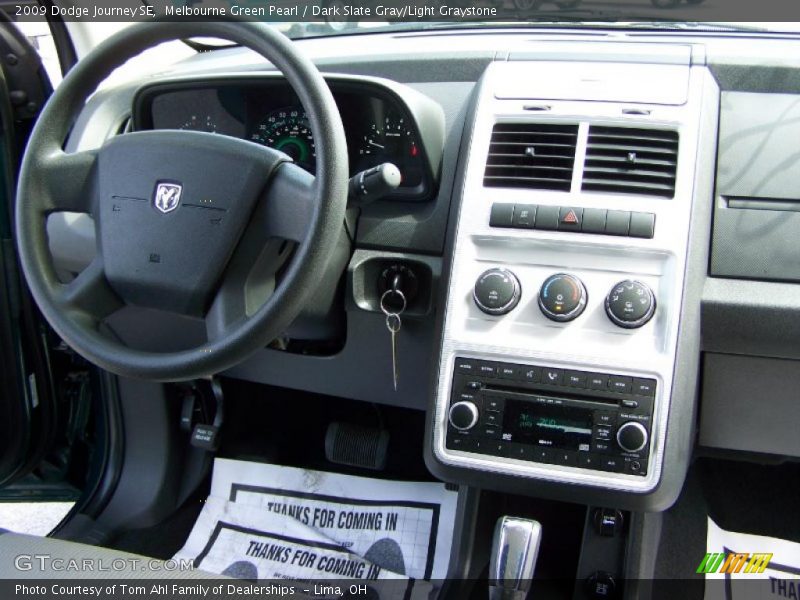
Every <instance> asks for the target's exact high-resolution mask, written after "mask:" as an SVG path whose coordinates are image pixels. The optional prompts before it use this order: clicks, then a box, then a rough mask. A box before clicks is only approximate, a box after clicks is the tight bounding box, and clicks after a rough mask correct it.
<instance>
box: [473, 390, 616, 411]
mask: <svg viewBox="0 0 800 600" xmlns="http://www.w3.org/2000/svg"><path fill="white" fill-rule="evenodd" d="M483 392H484V393H485V394H487V393H488V394H491V393H496V394H513V395H514V396H518V397H521V398H522V399H524V398H525V397H528V398H530V396H533V395H538V396H543V397H554V396H553V390H537V389H535V388H518V387H513V386H506V385H484V387H483ZM555 395H556V396H557V397H558V399H564V400H576V401H579V402H590V403H600V404H606V405H608V406H619V400H618V399H616V398H603V397H598V396H589V395H587V394H574V393H570V392H566V391H562V390H560V389H559V390H558V391H556V392H555Z"/></svg>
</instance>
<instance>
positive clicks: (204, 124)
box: [181, 115, 217, 133]
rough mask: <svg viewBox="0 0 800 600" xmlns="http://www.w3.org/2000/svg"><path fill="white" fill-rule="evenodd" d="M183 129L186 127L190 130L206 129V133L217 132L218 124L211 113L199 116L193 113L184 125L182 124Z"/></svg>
mask: <svg viewBox="0 0 800 600" xmlns="http://www.w3.org/2000/svg"><path fill="white" fill-rule="evenodd" d="M181 129H185V130H188V131H205V132H206V133H217V124H216V123H215V122H214V119H212V118H211V115H206V116H198V115H192V116H190V117H189V118H188V119H186V121H185V122H184V124H183V125H181Z"/></svg>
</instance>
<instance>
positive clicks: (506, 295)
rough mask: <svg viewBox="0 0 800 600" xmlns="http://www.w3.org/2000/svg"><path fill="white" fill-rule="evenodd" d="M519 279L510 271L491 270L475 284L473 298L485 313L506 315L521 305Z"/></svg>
mask: <svg viewBox="0 0 800 600" xmlns="http://www.w3.org/2000/svg"><path fill="white" fill-rule="evenodd" d="M520 293H521V288H520V285H519V279H517V276H516V275H514V274H513V273H512V272H511V271H509V270H508V269H489V270H488V271H486V272H484V273H483V274H482V275H481V276H480V277H478V281H476V282H475V289H473V290H472V297H473V299H474V300H475V304H477V305H478V308H480V309H481V310H482V311H483V312H485V313H487V314H490V315H504V314H506V313H509V312H511V311H512V310H514V307H515V306H516V305H517V304H518V303H519V297H520Z"/></svg>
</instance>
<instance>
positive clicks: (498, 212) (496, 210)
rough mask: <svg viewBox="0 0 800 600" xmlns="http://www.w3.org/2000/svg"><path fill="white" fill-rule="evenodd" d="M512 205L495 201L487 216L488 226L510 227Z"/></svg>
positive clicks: (512, 211)
mask: <svg viewBox="0 0 800 600" xmlns="http://www.w3.org/2000/svg"><path fill="white" fill-rule="evenodd" d="M513 217H514V205H513V204H503V203H497V202H495V203H494V204H492V212H491V215H490V216H489V227H511V224H512V219H513Z"/></svg>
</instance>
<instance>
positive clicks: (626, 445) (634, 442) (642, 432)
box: [617, 421, 648, 452]
mask: <svg viewBox="0 0 800 600" xmlns="http://www.w3.org/2000/svg"><path fill="white" fill-rule="evenodd" d="M647 439H648V438H647V429H645V428H644V425H642V424H641V423H637V422H636V421H628V422H627V423H624V424H623V425H621V426H620V428H619V429H618V430H617V444H619V447H620V448H622V449H623V450H624V451H625V452H639V450H641V449H643V448H644V447H645V446H647Z"/></svg>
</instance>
